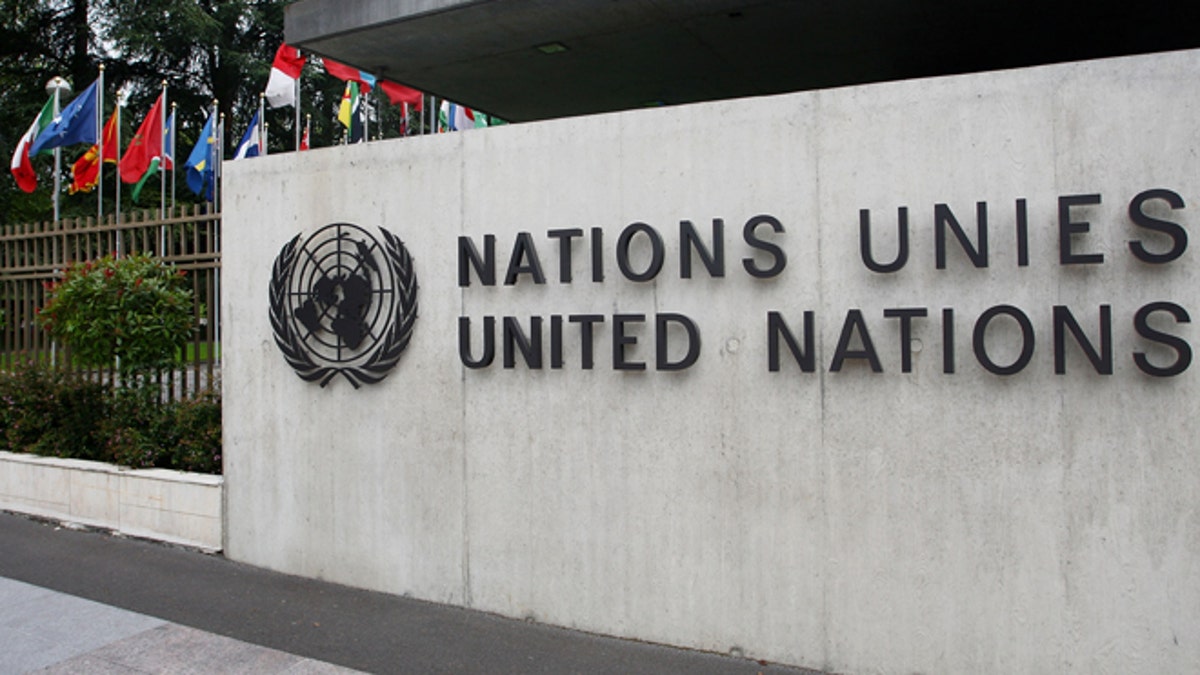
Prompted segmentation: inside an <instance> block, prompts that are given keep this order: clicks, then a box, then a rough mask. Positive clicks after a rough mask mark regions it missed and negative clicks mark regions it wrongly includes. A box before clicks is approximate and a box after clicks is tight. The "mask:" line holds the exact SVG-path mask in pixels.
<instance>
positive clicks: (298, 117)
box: [294, 52, 303, 152]
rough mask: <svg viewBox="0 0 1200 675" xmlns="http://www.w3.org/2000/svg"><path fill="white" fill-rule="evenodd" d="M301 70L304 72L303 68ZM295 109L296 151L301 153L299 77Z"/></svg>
mask: <svg viewBox="0 0 1200 675" xmlns="http://www.w3.org/2000/svg"><path fill="white" fill-rule="evenodd" d="M297 53H299V52H297ZM301 70H303V68H302V69H301ZM295 108H296V123H295V125H294V128H295V129H296V151H297V152H299V150H300V78H299V77H297V78H296V105H295Z"/></svg>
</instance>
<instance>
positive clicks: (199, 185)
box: [183, 114, 218, 201]
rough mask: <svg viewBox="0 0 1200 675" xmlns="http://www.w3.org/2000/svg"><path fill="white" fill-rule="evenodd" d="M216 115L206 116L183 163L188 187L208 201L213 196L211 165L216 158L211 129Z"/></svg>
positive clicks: (214, 141)
mask: <svg viewBox="0 0 1200 675" xmlns="http://www.w3.org/2000/svg"><path fill="white" fill-rule="evenodd" d="M216 117H217V116H216V115H213V114H210V115H209V116H208V121H207V122H205V123H204V129H203V130H201V131H200V137H199V138H198V139H196V147H194V148H192V153H191V154H190V155H188V158H187V162H185V163H184V165H183V166H184V168H186V169H187V184H188V189H190V190H191V191H192V192H193V193H195V194H196V195H197V196H199V195H201V194H203V195H204V198H205V199H208V200H209V201H212V198H213V165H214V164H215V163H216V162H217V161H218V158H216V157H214V156H213V151H214V150H216V144H217V137H216V132H215V130H214V129H213V127H214V125H215V122H214V120H216Z"/></svg>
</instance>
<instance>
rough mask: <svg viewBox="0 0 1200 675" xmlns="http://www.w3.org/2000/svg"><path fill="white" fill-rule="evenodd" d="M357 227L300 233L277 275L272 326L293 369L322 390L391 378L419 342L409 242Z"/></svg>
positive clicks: (288, 247) (329, 227)
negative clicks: (338, 381)
mask: <svg viewBox="0 0 1200 675" xmlns="http://www.w3.org/2000/svg"><path fill="white" fill-rule="evenodd" d="M379 233H380V235H381V236H382V240H380V239H377V238H375V237H374V236H372V235H371V233H370V232H368V231H367V230H365V229H363V228H361V227H359V226H357V225H351V224H350V223H334V224H332V225H326V226H325V227H322V228H321V229H319V230H317V231H316V232H315V233H313V234H312V236H310V237H309V238H308V239H305V240H304V242H303V243H300V237H301V235H296V236H295V238H293V239H292V240H291V241H289V242H288V243H287V244H285V245H284V247H283V248H282V249H280V251H279V256H278V257H277V258H275V266H274V268H273V269H272V272H271V328H272V329H273V330H274V332H275V344H277V345H279V349H280V351H282V352H283V357H284V358H285V359H287V362H288V365H290V366H291V367H292V368H294V369H295V370H296V374H297V375H299V376H300V378H301V379H303V380H305V381H306V382H319V383H320V384H321V386H322V387H324V386H325V385H327V384H329V381H330V380H332V379H333V378H334V377H336V376H337V375H338V374H339V373H340V374H342V375H344V376H345V377H346V379H347V380H349V381H350V384H352V385H354V388H355V389H357V388H359V387H360V386H361V385H362V384H375V383H377V382H379V381H380V380H382V379H383V378H385V377H387V374H388V371H389V370H391V369H392V367H393V366H395V365H396V362H397V361H399V360H400V354H401V352H403V351H404V348H405V347H407V346H408V341H409V339H410V338H411V337H412V329H413V323H414V322H415V321H416V318H417V276H416V273H415V272H414V271H413V263H412V258H411V257H410V256H409V254H408V250H407V249H405V248H404V243H403V242H401V241H400V239H399V238H398V237H396V236H395V235H394V234H392V233H391V232H388V231H387V230H385V229H383V228H379Z"/></svg>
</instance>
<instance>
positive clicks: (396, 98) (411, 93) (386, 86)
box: [379, 80, 422, 110]
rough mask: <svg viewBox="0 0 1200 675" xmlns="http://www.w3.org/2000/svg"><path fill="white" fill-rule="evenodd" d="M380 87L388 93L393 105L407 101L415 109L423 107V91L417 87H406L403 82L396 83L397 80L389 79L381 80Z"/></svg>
mask: <svg viewBox="0 0 1200 675" xmlns="http://www.w3.org/2000/svg"><path fill="white" fill-rule="evenodd" d="M379 88H380V89H382V90H383V93H384V94H385V95H387V97H388V101H390V102H391V104H392V105H399V104H401V103H407V104H408V105H410V106H412V107H413V110H420V109H421V98H422V96H421V92H419V91H417V90H416V89H413V88H412V87H406V86H404V85H402V84H396V83H395V82H390V81H388V80H380V81H379Z"/></svg>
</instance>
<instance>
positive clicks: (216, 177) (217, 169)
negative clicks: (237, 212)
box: [213, 101, 225, 213]
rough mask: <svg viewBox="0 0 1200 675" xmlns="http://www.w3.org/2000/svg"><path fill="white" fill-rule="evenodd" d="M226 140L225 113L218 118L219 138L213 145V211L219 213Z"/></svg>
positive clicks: (214, 107) (214, 105)
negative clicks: (224, 143) (222, 163)
mask: <svg viewBox="0 0 1200 675" xmlns="http://www.w3.org/2000/svg"><path fill="white" fill-rule="evenodd" d="M213 109H214V111H215V110H216V101H214V102H213ZM224 140H225V113H221V115H220V116H219V117H217V138H216V142H214V143H213V149H214V150H215V151H216V153H215V161H214V162H213V210H215V211H216V212H217V213H220V212H221V206H220V204H221V173H222V171H221V161H222V160H223V159H224V158H225V151H224V150H223V149H222V148H221V144H222V143H223V142H224Z"/></svg>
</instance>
